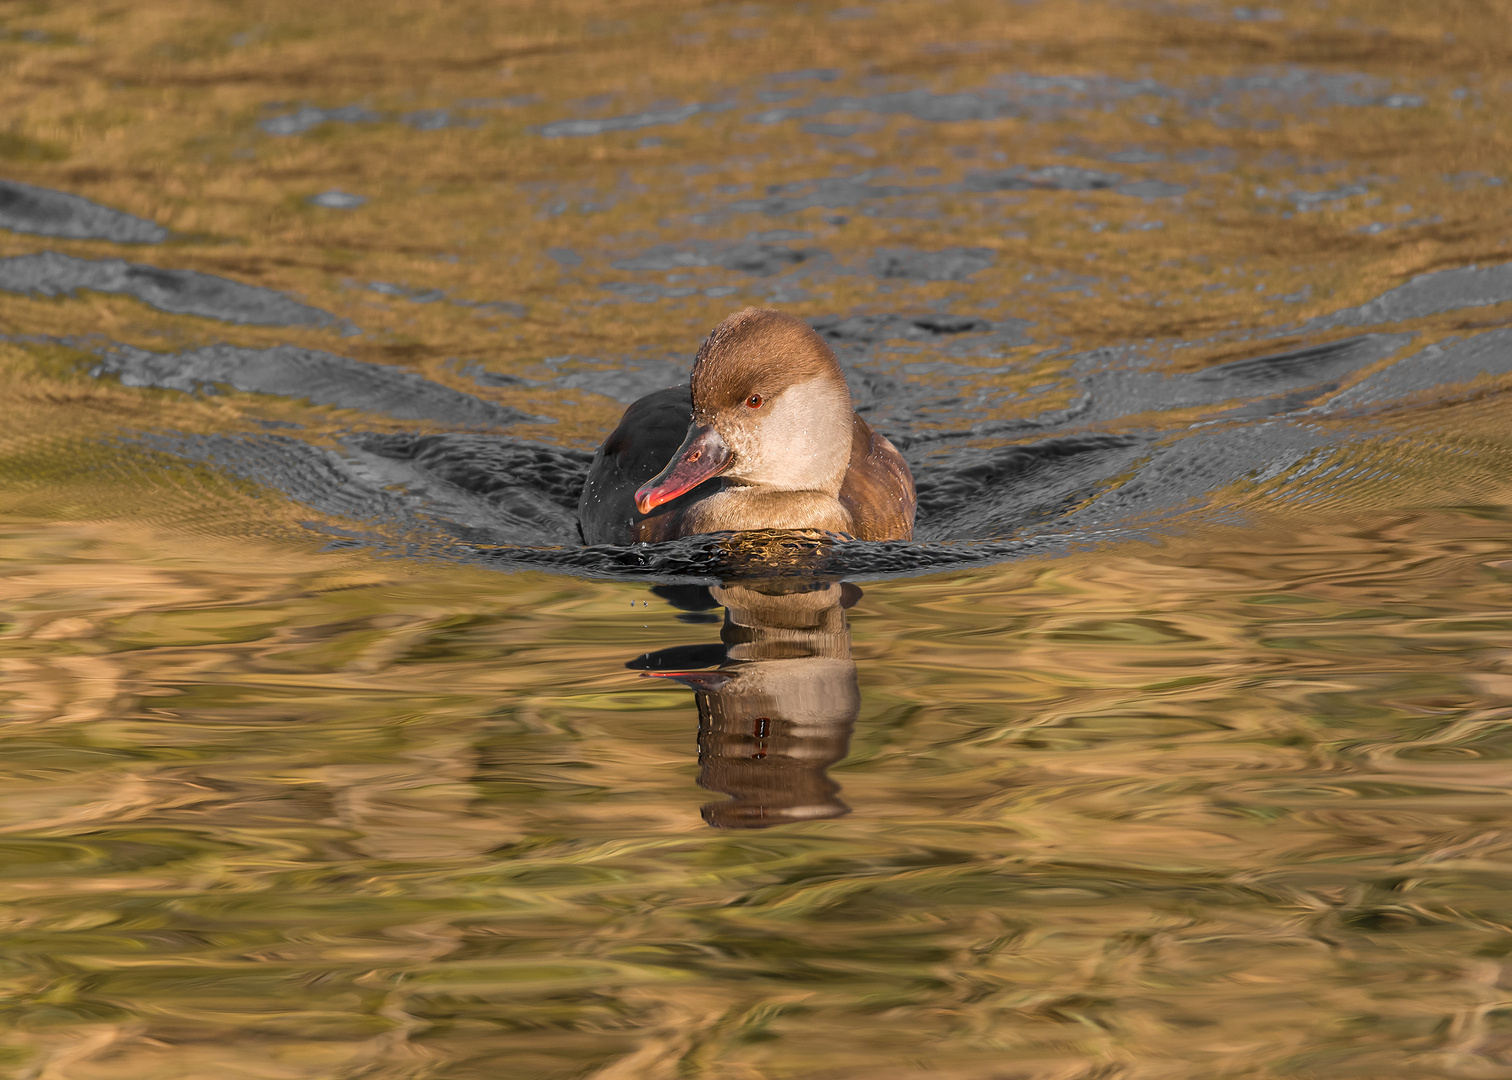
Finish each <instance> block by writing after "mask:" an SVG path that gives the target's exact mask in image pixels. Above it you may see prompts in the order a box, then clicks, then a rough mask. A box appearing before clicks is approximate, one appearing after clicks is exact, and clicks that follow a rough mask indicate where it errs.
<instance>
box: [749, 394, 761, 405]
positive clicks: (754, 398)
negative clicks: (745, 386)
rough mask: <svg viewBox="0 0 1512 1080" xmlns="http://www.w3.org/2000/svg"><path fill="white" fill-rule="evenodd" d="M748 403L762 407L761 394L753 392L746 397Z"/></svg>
mask: <svg viewBox="0 0 1512 1080" xmlns="http://www.w3.org/2000/svg"><path fill="white" fill-rule="evenodd" d="M746 404H747V405H749V406H750V407H751V408H753V409H759V408H761V395H760V394H752V395H751V396H750V397H748V398H746Z"/></svg>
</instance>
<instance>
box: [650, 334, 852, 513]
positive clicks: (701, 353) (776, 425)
mask: <svg viewBox="0 0 1512 1080" xmlns="http://www.w3.org/2000/svg"><path fill="white" fill-rule="evenodd" d="M853 415H854V413H853V410H852V407H851V398H850V390H849V388H848V387H847V386H846V384H845V374H844V373H843V372H842V371H841V370H840V365H839V364H838V363H837V362H836V360H835V354H834V353H833V352H831V351H830V348H829V346H828V345H826V344H825V343H824V341H823V339H821V338H820V337H819V335H818V334H816V333H814V331H813V329H812V328H810V327H809V325H808V324H807V323H805V322H803V321H802V320H800V319H795V318H794V317H793V316H791V315H785V314H783V313H782V312H780V311H772V310H770V309H767V308H746V309H745V310H744V311H740V312H736V313H735V314H734V315H731V316H730V317H729V318H728V319H726V320H725V321H724V322H722V323H720V324H719V326H718V327H716V328H715V330H714V332H713V333H712V334H710V335H709V337H708V340H706V341H705V342H704V343H703V347H702V348H700V349H699V350H698V359H697V360H696V361H695V362H694V364H693V423H692V424H691V425H690V426H689V428H688V437H687V438H686V439H684V440H683V444H682V446H680V447H679V448H678V450H677V453H675V454H673V455H672V460H671V461H670V462H668V464H667V467H666V468H665V469H663V470H662V471H661V472H660V473H658V474H657V475H656V476H654V477H652V478H651V479H650V480H649V481H647V482H646V483H645V484H644V485H643V486H642V487H641V488H640V489H639V490H638V491H637V492H636V493H635V505H636V507H637V508H638V509H639V510H640V512H641V513H643V514H649V513H650V512H651V511H652V510H653V509H655V508H656V507H658V506H660V505H661V504H662V503H664V502H668V501H670V500H672V499H675V498H677V497H678V496H679V495H681V494H683V492H685V491H689V490H691V489H693V488H694V487H697V486H698V485H699V484H701V483H703V482H704V481H705V480H708V479H710V478H712V477H715V476H725V477H728V478H729V479H730V480H731V481H734V482H736V483H739V484H744V485H750V486H760V487H766V488H770V489H772V490H774V491H822V492H826V493H828V494H831V495H833V494H836V493H837V492H839V490H840V486H841V484H843V483H844V481H845V470H846V466H847V464H848V463H849V461H850V446H851V425H852V422H853V421H852V417H853Z"/></svg>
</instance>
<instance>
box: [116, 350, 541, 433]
mask: <svg viewBox="0 0 1512 1080" xmlns="http://www.w3.org/2000/svg"><path fill="white" fill-rule="evenodd" d="M93 373H94V374H95V375H115V376H117V377H119V378H120V380H121V384H122V385H124V386H154V387H160V388H162V389H166V390H182V391H184V392H186V393H202V392H205V391H211V392H213V391H214V390H215V388H216V387H218V386H229V387H231V388H232V389H234V390H241V391H244V392H247V393H254V394H277V395H281V396H284V397H292V398H303V399H307V400H309V401H310V402H312V403H313V404H316V405H330V406H333V407H335V408H338V409H362V410H364V411H367V412H374V413H382V414H385V415H388V416H392V417H395V418H396V419H400V420H432V421H436V422H438V423H444V424H459V425H465V426H469V427H472V426H483V425H489V426H494V425H507V424H520V423H531V424H540V423H551V422H552V421H550V420H548V419H546V418H544V417H539V416H530V415H527V414H526V413H522V412H520V411H519V410H517V409H511V408H509V407H508V406H504V405H496V404H494V403H493V402H489V401H483V400H481V399H479V398H475V397H473V396H472V395H470V394H464V393H462V392H461V391H460V390H453V389H451V388H450V387H447V386H442V385H440V384H439V383H434V382H431V381H430V380H429V379H425V378H422V377H421V376H419V375H416V374H415V373H414V372H410V371H401V370H399V369H398V368H392V367H386V366H384V365H382V364H369V363H365V362H363V361H361V360H353V359H351V358H349V357H345V356H337V355H336V354H334V353H328V352H321V351H319V350H316V349H301V348H297V347H295V346H293V345H279V346H277V347H275V348H271V349H249V348H242V347H240V346H236V345H207V346H205V347H204V348H200V349H191V350H189V351H186V352H181V353H158V352H148V351H147V350H146V349H138V348H136V347H134V346H131V345H117V346H114V347H112V348H110V349H108V350H106V351H105V352H103V353H102V356H101V360H100V363H99V365H98V366H97V367H95V368H94V371H93Z"/></svg>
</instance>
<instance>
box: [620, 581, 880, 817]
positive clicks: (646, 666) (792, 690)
mask: <svg viewBox="0 0 1512 1080" xmlns="http://www.w3.org/2000/svg"><path fill="white" fill-rule="evenodd" d="M657 591H658V592H659V593H661V595H663V596H664V597H665V598H667V599H670V600H672V601H673V602H674V603H677V604H678V606H682V607H685V608H693V609H700V608H702V609H706V608H709V607H714V606H721V607H723V608H724V610H725V614H724V622H723V625H722V626H721V628H720V644H719V645H712V644H710V645H692V646H679V647H676V648H671V649H662V650H660V651H658V652H654V653H647V654H646V655H644V656H642V657H640V658H638V659H636V660H634V661H632V662H631V663H630V664H629V665H628V666H630V667H632V668H638V669H641V670H643V671H644V672H645V673H646V675H648V676H652V677H658V678H667V679H673V680H676V681H677V682H680V683H682V684H683V685H684V686H687V687H689V688H691V689H692V690H693V694H694V700H695V701H696V702H697V705H698V764H699V772H698V783H699V786H700V787H703V788H706V789H708V790H710V791H717V792H721V793H723V794H725V795H728V796H729V799H728V800H721V801H715V802H710V803H707V804H705V805H704V807H703V808H702V813H703V818H704V820H705V821H707V822H708V823H709V824H710V825H712V826H714V827H715V828H721V829H760V828H765V827H767V826H770V825H780V824H783V823H785V822H796V821H812V820H817V819H821V818H833V817H840V816H841V815H843V814H848V813H849V812H850V807H848V806H846V805H845V803H844V802H842V801H841V799H840V785H839V784H837V783H835V782H834V781H833V780H831V779H830V778H829V775H828V773H827V770H828V769H829V767H830V766H831V765H833V764H835V763H836V762H837V761H840V760H841V759H843V758H844V757H845V755H846V753H847V751H848V750H849V748H850V737H851V731H852V730H853V729H854V727H855V723H856V714H857V713H858V712H859V711H860V708H861V692H860V689H859V687H858V686H857V683H856V665H855V661H853V660H852V659H851V648H850V628H849V626H848V625H847V623H846V617H845V609H846V608H848V607H851V606H852V605H854V604H855V602H856V601H857V600H859V599H860V597H861V590H860V589H858V588H856V587H855V586H854V585H850V584H842V583H840V582H834V581H828V582H794V581H743V582H732V583H728V584H725V585H719V586H715V587H712V588H709V589H706V590H705V589H697V590H690V589H686V588H672V589H658V590H657ZM693 668H703V669H704V670H690V669H693Z"/></svg>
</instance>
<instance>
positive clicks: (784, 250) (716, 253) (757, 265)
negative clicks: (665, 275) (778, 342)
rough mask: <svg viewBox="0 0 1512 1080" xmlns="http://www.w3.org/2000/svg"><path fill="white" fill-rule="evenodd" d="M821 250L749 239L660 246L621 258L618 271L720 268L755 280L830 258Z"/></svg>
mask: <svg viewBox="0 0 1512 1080" xmlns="http://www.w3.org/2000/svg"><path fill="white" fill-rule="evenodd" d="M828 254H829V253H828V252H826V251H824V250H822V249H819V248H792V247H787V246H786V245H783V244H771V243H763V242H761V241H756V240H746V241H742V242H740V243H735V244H731V243H728V242H720V241H715V240H694V241H691V242H689V243H685V244H658V245H657V246H655V247H653V248H649V249H647V250H646V251H644V252H642V253H641V254H639V255H636V256H633V257H631V258H628V259H619V260H617V261H616V262H614V263H613V264H612V265H613V266H614V268H615V269H616V270H678V269H682V268H683V267H704V266H720V267H724V268H725V269H727V270H740V271H743V272H744V273H747V274H753V275H755V276H756V277H771V276H772V275H774V274H780V273H782V272H783V271H784V270H788V269H791V268H792V267H794V266H797V265H798V264H800V263H804V262H808V261H809V260H810V259H815V258H820V257H827V256H828Z"/></svg>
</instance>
